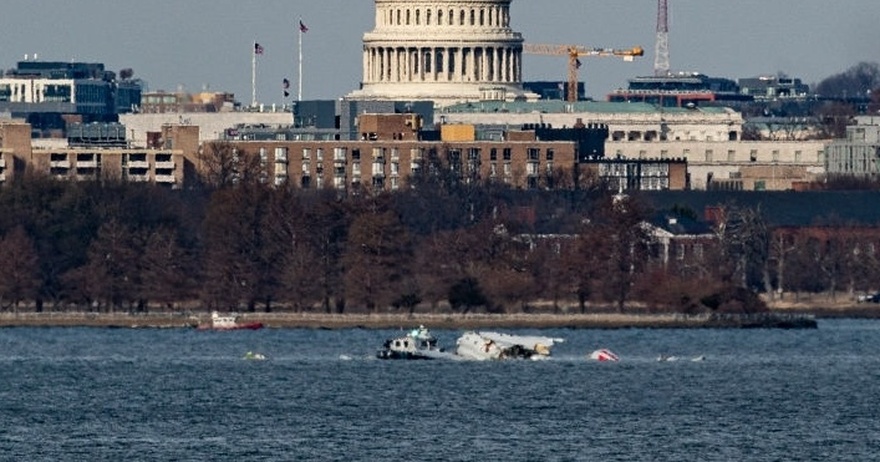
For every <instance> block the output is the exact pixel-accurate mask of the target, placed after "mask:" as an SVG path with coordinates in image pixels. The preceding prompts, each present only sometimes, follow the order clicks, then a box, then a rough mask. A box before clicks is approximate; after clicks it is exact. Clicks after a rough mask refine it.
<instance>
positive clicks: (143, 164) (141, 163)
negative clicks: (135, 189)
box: [127, 160, 150, 169]
mask: <svg viewBox="0 0 880 462" xmlns="http://www.w3.org/2000/svg"><path fill="white" fill-rule="evenodd" d="M127 166H128V168H147V169H148V168H150V163H149V162H148V161H146V160H130V161H128V165H127Z"/></svg>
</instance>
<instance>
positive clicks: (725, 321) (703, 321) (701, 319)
mask: <svg viewBox="0 0 880 462" xmlns="http://www.w3.org/2000/svg"><path fill="white" fill-rule="evenodd" d="M207 319H208V315H207V314H198V315H197V314H192V313H142V314H128V313H0V327H102V328H193V327H195V326H196V325H198V324H199V322H200V321H203V320H207ZM239 321H240V322H242V323H251V322H259V323H262V324H263V325H264V326H265V327H267V328H277V329H352V328H362V329H401V328H409V327H412V326H414V325H419V324H424V325H426V326H430V327H431V328H433V329H516V328H572V329H622V328H657V329H672V328H677V329H686V328H815V327H816V321H815V319H814V317H812V316H810V315H805V314H802V313H769V314H760V315H752V316H729V315H727V316H725V315H714V316H704V315H701V316H685V315H680V314H618V313H595V314H507V315H490V314H414V315H407V314H342V315H339V314H318V313H242V314H240V316H239Z"/></svg>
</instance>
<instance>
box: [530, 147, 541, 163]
mask: <svg viewBox="0 0 880 462" xmlns="http://www.w3.org/2000/svg"><path fill="white" fill-rule="evenodd" d="M528 155H529V160H539V159H540V157H541V150H540V149H537V148H529V151H528Z"/></svg>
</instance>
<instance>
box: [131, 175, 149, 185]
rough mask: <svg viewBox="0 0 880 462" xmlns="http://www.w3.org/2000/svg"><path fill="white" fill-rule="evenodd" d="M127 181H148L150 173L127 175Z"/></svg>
mask: <svg viewBox="0 0 880 462" xmlns="http://www.w3.org/2000/svg"><path fill="white" fill-rule="evenodd" d="M128 181H131V182H132V183H147V182H149V181H150V175H133V174H129V175H128Z"/></svg>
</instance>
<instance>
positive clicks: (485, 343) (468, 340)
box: [456, 331, 563, 361]
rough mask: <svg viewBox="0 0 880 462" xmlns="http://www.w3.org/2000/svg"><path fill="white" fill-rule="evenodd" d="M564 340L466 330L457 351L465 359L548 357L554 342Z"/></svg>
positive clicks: (460, 338)
mask: <svg viewBox="0 0 880 462" xmlns="http://www.w3.org/2000/svg"><path fill="white" fill-rule="evenodd" d="M562 341H563V340H562V339H560V338H553V337H541V336H531V335H510V334H502V333H498V332H473V331H471V332H465V333H464V334H463V335H462V336H461V337H459V339H458V341H457V342H456V345H457V349H456V353H457V354H458V355H459V356H461V357H462V358H465V359H473V360H478V361H484V360H492V359H533V360H538V359H547V358H549V357H550V349H551V348H552V347H553V345H554V344H556V343H560V342H562Z"/></svg>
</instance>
